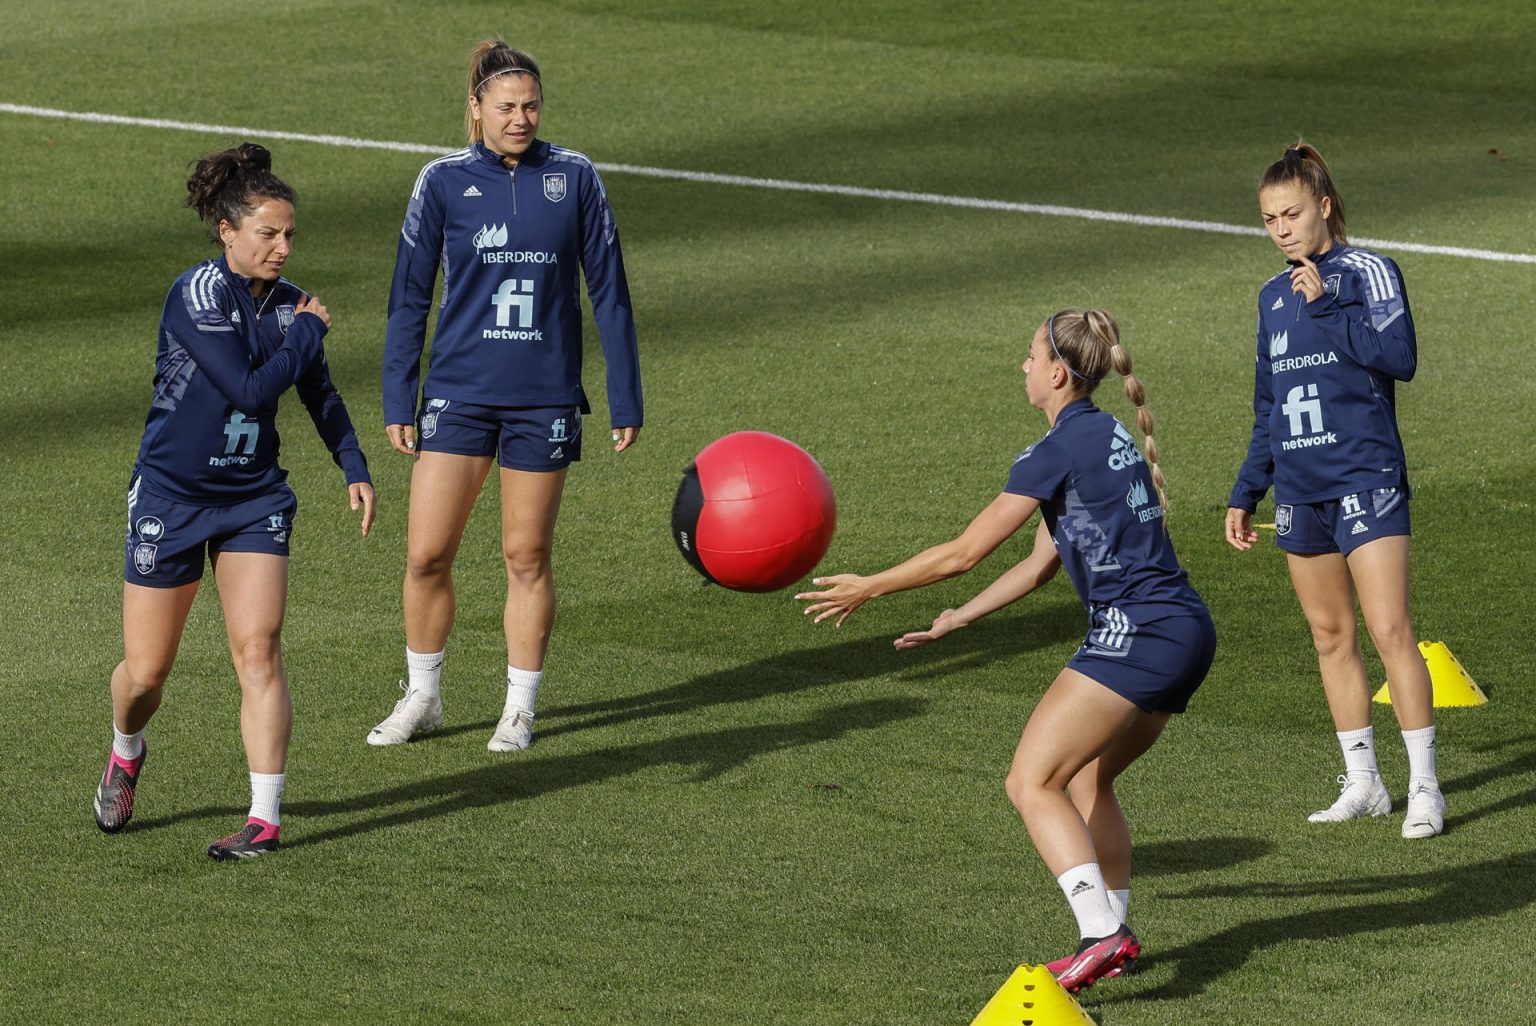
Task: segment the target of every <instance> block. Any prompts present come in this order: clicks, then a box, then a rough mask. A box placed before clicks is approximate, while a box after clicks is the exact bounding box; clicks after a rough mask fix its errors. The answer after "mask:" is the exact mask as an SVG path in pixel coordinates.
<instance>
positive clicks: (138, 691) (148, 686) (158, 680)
mask: <svg viewBox="0 0 1536 1026" xmlns="http://www.w3.org/2000/svg"><path fill="white" fill-rule="evenodd" d="M123 673H124V676H125V677H126V678H127V681H128V697H129V698H130V699H134V700H137V699H140V698H143V697H144V696H145V695H151V694H154V693H156V692H158V691H159V690H160V689H161V687H163V686H164V685H165V679H166V678H167V677H169V676H170V675H171V663H170V660H168V659H165V660H162V659H145V658H142V657H140V658H135V657H132V656H130V657H128V658H126V659H124V660H123Z"/></svg>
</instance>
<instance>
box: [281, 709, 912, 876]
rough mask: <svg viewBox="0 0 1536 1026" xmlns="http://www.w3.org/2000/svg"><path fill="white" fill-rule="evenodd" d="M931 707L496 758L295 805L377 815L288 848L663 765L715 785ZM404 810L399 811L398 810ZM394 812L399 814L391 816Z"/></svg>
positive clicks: (838, 712) (826, 715)
mask: <svg viewBox="0 0 1536 1026" xmlns="http://www.w3.org/2000/svg"><path fill="white" fill-rule="evenodd" d="M926 704H927V703H926V702H923V701H920V700H916V699H877V700H874V701H868V702H851V703H848V704H846V705H840V706H836V707H834V708H831V709H827V710H824V711H822V712H819V713H817V714H816V715H814V716H809V717H806V718H805V719H803V720H798V721H792V722H787V723H775V724H769V725H763V726H752V727H734V728H728V729H725V730H706V731H697V732H695V733H691V734H681V735H678V736H675V737H668V738H663V739H660V740H656V741H645V742H641V743H637V744H630V745H619V746H616V747H612V748H602V749H598V750H596V751H590V752H580V753H575V754H571V755H557V756H553V757H550V758H546V759H539V758H537V757H534V758H531V759H527V760H521V759H520V760H517V761H515V762H508V761H505V760H497V761H495V762H494V763H492V764H489V765H487V766H485V767H483V768H481V769H475V770H469V771H466V772H463V773H453V774H449V775H447V776H443V777H436V778H433V779H429V780H422V781H419V782H416V783H412V784H405V785H403V786H400V787H393V788H386V789H384V790H381V791H375V792H372V793H370V794H361V795H354V796H352V797H349V798H343V799H339V800H336V801H303V802H294V803H292V804H291V805H290V806H288V808H289V809H290V810H291V811H292V812H294V813H296V814H298V815H302V816H337V815H347V814H350V813H358V812H369V813H377V814H376V815H373V816H372V818H369V819H366V820H364V821H363V822H361V823H348V824H345V825H341V826H336V827H332V828H331V829H328V830H320V831H317V832H305V833H304V834H303V835H302V836H300V837H298V838H296V839H295V840H294V841H293V842H292V843H291V844H288V845H286V847H291V848H300V847H306V846H309V845H315V844H324V843H326V842H328V841H338V840H341V839H343V838H347V837H353V836H357V835H359V834H366V833H370V832H372V831H374V830H380V829H386V828H389V827H395V826H402V825H404V824H407V823H414V822H418V821H421V820H425V819H434V818H437V817H439V816H447V815H451V814H453V813H455V812H458V811H459V810H461V809H469V808H478V807H483V806H490V805H502V804H507V803H510V802H518V801H526V800H529V799H532V798H538V797H540V796H542V795H546V794H552V793H554V792H557V791H563V790H565V789H567V788H571V787H582V786H585V785H589V784H596V783H600V782H602V781H605V780H613V779H616V778H619V777H625V776H628V775H630V774H632V773H639V772H642V771H644V770H648V769H653V768H655V767H658V766H692V767H694V768H695V774H694V779H695V780H697V781H704V780H710V779H713V778H715V777H718V776H720V775H721V774H722V773H725V772H727V771H729V770H731V769H734V768H736V767H737V766H741V765H744V764H745V763H748V762H750V761H752V760H753V759H755V758H757V757H758V756H760V755H765V754H768V753H770V752H776V751H780V750H783V749H786V748H795V747H800V746H803V745H813V744H820V743H822V742H825V741H835V740H837V739H838V738H841V737H842V736H844V735H845V734H848V733H851V732H853V731H856V730H874V729H878V728H880V727H883V726H886V725H887V724H890V723H895V722H897V721H899V720H904V719H910V718H911V717H913V716H917V715H918V714H919V713H921V712H922V710H923V707H924V706H925V705H926ZM396 806H400V808H395V807H396ZM390 809H394V811H385V810H390Z"/></svg>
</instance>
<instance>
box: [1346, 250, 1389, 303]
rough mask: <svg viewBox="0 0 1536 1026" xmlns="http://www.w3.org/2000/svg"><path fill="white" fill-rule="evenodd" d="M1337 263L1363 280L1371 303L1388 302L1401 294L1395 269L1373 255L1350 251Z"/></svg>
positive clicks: (1367, 252) (1366, 252) (1360, 251)
mask: <svg viewBox="0 0 1536 1026" xmlns="http://www.w3.org/2000/svg"><path fill="white" fill-rule="evenodd" d="M1339 262H1340V263H1342V264H1343V265H1344V266H1345V267H1348V268H1350V269H1351V270H1353V271H1355V272H1356V273H1358V274H1359V275H1360V276H1361V277H1362V278H1364V279H1365V281H1366V285H1367V287H1368V288H1369V290H1370V294H1371V302H1373V303H1385V302H1389V301H1391V300H1393V299H1396V298H1397V297H1398V295H1399V294H1400V293H1401V292H1402V288H1401V286H1400V285H1399V283H1398V278H1397V271H1396V269H1395V268H1393V266H1392V265H1391V264H1390V263H1388V262H1387V261H1386V260H1385V259H1383V258H1382V257H1379V256H1377V255H1376V254H1375V253H1371V252H1369V251H1367V250H1363V249H1352V250H1350V251H1349V252H1348V253H1345V254H1344V255H1343V256H1341V257H1339Z"/></svg>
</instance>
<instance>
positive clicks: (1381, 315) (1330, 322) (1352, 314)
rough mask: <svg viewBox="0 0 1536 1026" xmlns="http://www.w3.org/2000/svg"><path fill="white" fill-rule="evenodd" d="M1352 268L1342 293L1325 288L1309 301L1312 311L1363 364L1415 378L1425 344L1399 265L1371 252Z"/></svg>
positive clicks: (1309, 311) (1344, 279) (1346, 352)
mask: <svg viewBox="0 0 1536 1026" xmlns="http://www.w3.org/2000/svg"><path fill="white" fill-rule="evenodd" d="M1344 259H1346V260H1350V259H1352V256H1346V257H1345V258H1344ZM1352 269H1353V271H1354V273H1352V274H1345V275H1343V276H1342V280H1341V282H1340V285H1339V290H1338V294H1337V295H1330V294H1329V293H1327V292H1324V293H1323V294H1322V295H1321V296H1319V297H1317V299H1315V300H1313V301H1312V302H1310V303H1308V304H1306V307H1305V309H1306V312H1307V316H1308V317H1310V318H1312V320H1313V322H1314V323H1315V324H1317V326H1318V327H1319V328H1321V329H1322V330H1323V331H1325V332H1327V334H1328V337H1329V338H1330V339H1331V340H1333V341H1334V343H1335V345H1337V346H1338V348H1339V351H1340V352H1342V353H1343V354H1344V355H1346V356H1348V357H1349V358H1350V359H1351V360H1353V361H1355V362H1356V363H1358V364H1359V365H1360V366H1362V367H1365V368H1367V369H1369V370H1373V371H1377V372H1379V373H1381V374H1385V375H1387V376H1388V377H1390V378H1395V379H1397V380H1398V381H1412V380H1413V375H1414V371H1415V370H1417V369H1418V360H1419V344H1418V339H1417V337H1416V336H1415V334H1414V330H1413V314H1412V313H1411V312H1410V311H1409V309H1408V293H1407V292H1405V291H1404V290H1403V276H1402V275H1401V274H1400V273H1399V272H1398V269H1397V264H1395V263H1393V262H1392V261H1391V260H1388V259H1386V258H1385V257H1377V256H1375V255H1370V256H1368V257H1363V258H1362V264H1355V265H1352Z"/></svg>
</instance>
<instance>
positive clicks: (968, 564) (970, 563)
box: [944, 548, 987, 577]
mask: <svg viewBox="0 0 1536 1026" xmlns="http://www.w3.org/2000/svg"><path fill="white" fill-rule="evenodd" d="M986 555H987V554H986V553H985V552H975V551H973V550H971V549H966V548H958V549H956V550H955V551H954V552H951V553H949V554H948V555H947V556H946V557H945V559H944V576H945V577H958V576H960V575H961V574H966V573H970V572H971V571H972V570H974V569H975V568H976V564H977V563H980V562H981V561H982V560H983V559H984V558H986Z"/></svg>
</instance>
